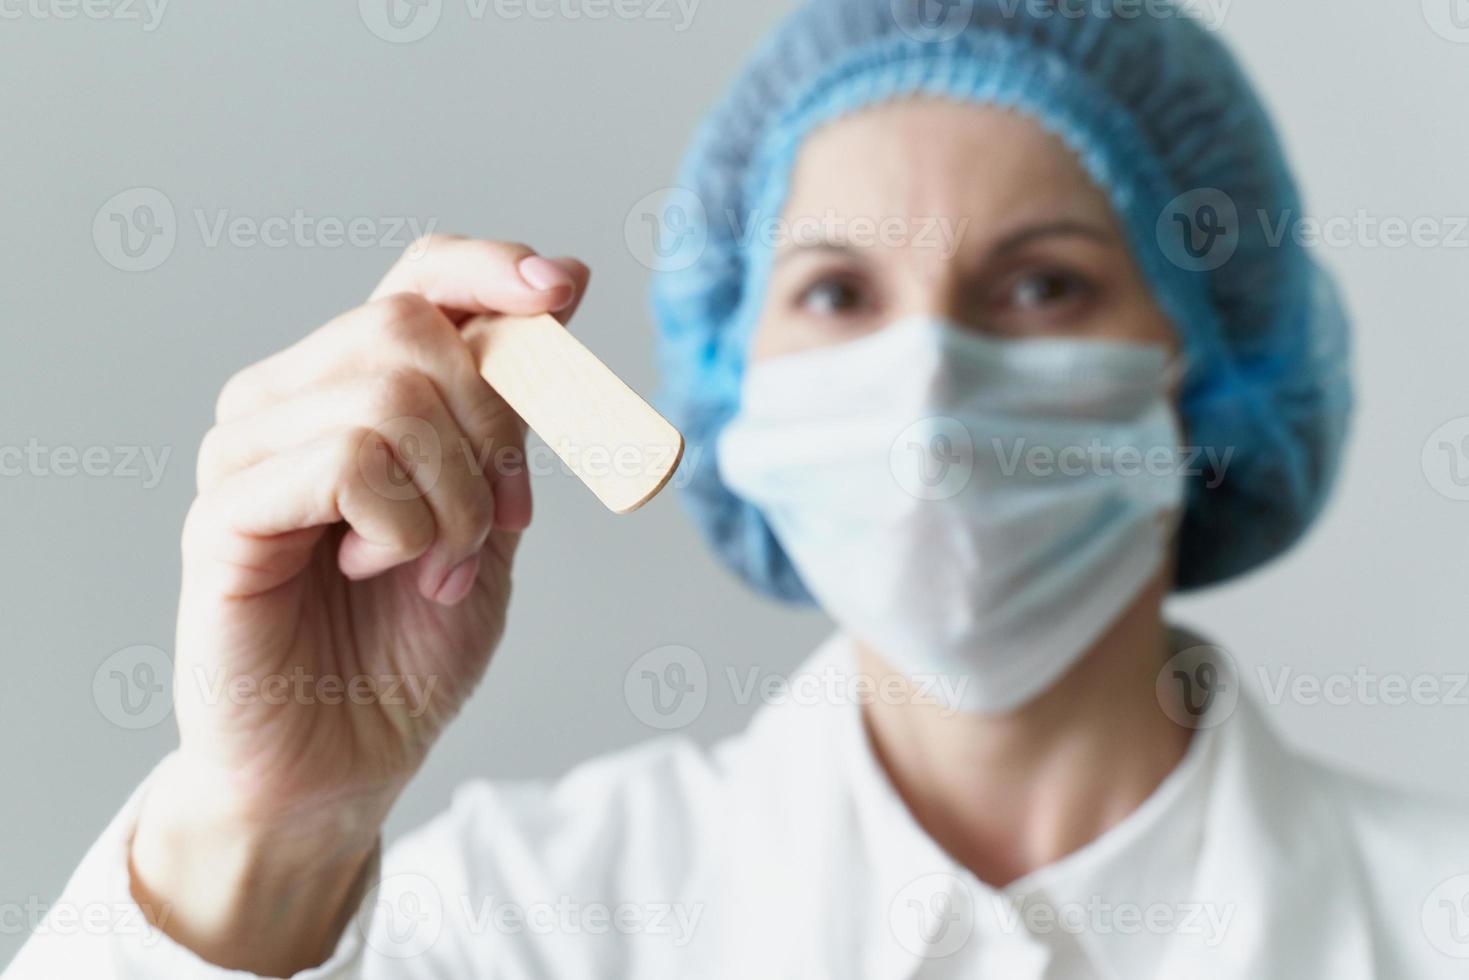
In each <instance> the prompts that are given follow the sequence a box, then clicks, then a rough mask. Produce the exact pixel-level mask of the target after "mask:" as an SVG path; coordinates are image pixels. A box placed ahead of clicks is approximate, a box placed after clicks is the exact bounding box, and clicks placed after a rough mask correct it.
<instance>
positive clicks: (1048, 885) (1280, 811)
mask: <svg viewBox="0 0 1469 980" xmlns="http://www.w3.org/2000/svg"><path fill="white" fill-rule="evenodd" d="M1173 642H1174V646H1175V649H1178V648H1180V647H1182V646H1189V647H1191V648H1198V647H1200V646H1202V645H1203V641H1201V640H1199V639H1198V637H1196V636H1194V635H1193V634H1191V633H1188V632H1186V631H1178V632H1176V634H1175V636H1174V641H1173ZM855 669H856V666H855V654H854V648H853V645H852V643H851V641H850V640H848V639H847V638H846V637H844V636H842V635H841V634H837V635H835V636H833V637H831V638H830V639H829V640H827V641H826V642H825V643H823V644H822V646H821V647H820V648H818V650H817V651H816V653H815V654H814V655H813V656H812V658H811V659H810V660H809V661H808V662H807V664H806V665H805V666H803V667H802V668H801V670H802V671H806V670H811V671H815V672H820V671H823V670H827V671H830V670H837V671H848V672H852V671H855ZM840 713H841V716H842V717H841V718H840V719H838V720H837V723H836V728H837V731H836V732H835V733H834V734H835V735H836V737H837V742H838V744H837V746H836V748H837V749H838V754H839V757H840V759H841V762H842V765H843V766H844V770H843V778H844V781H845V782H846V783H847V785H848V787H849V789H850V792H851V794H852V804H853V807H854V810H855V812H856V817H857V820H858V823H859V833H860V835H861V840H860V841H859V846H860V847H861V849H862V859H863V860H864V861H865V863H866V865H867V869H868V874H869V875H870V876H871V879H872V884H873V885H874V887H875V888H876V894H877V895H878V896H879V901H878V902H877V903H876V907H874V908H872V909H871V910H870V912H871V915H872V916H873V919H874V921H872V922H871V923H870V925H871V929H872V930H873V931H874V934H881V935H882V937H883V938H882V941H878V942H874V944H873V945H874V948H873V955H872V957H871V958H870V959H869V961H868V967H869V969H868V972H867V976H869V977H872V978H874V980H877V978H881V980H896V978H906V977H911V976H913V975H915V974H916V973H919V972H920V971H921V970H922V968H923V967H924V966H925V964H927V963H929V962H930V961H933V960H937V959H946V958H948V957H949V956H959V957H962V956H964V955H965V954H964V953H963V952H961V951H962V950H964V949H965V948H966V947H972V948H971V949H970V950H969V952H970V953H971V954H973V953H977V954H978V955H977V957H976V959H977V961H978V962H979V963H980V964H983V967H984V968H987V969H993V970H994V971H995V972H996V975H1001V976H1019V975H1023V974H1025V973H1026V972H1031V973H1032V975H1035V976H1040V975H1041V973H1042V972H1043V970H1044V967H1043V965H1042V964H1044V963H1045V962H1046V961H1047V960H1049V959H1051V958H1053V957H1055V956H1057V955H1061V956H1065V955H1077V951H1076V950H1068V949H1067V948H1066V944H1067V943H1068V942H1075V943H1077V944H1079V947H1080V951H1079V953H1080V955H1081V956H1083V957H1084V958H1085V960H1086V961H1087V962H1088V963H1089V964H1090V965H1091V967H1092V969H1093V970H1095V971H1096V972H1097V973H1098V975H1099V976H1101V977H1105V978H1108V980H1112V978H1117V980H1122V978H1125V980H1139V978H1146V977H1160V978H1162V977H1168V978H1174V977H1184V976H1187V977H1190V978H1198V980H1203V978H1209V977H1239V976H1250V977H1255V978H1267V977H1281V978H1286V977H1291V978H1295V977H1301V976H1331V977H1332V978H1333V980H1358V978H1361V980H1366V978H1369V977H1372V976H1373V975H1374V974H1373V972H1372V966H1371V964H1372V963H1373V950H1372V945H1371V940H1370V938H1369V936H1370V921H1369V916H1368V913H1367V910H1366V908H1365V902H1364V897H1363V895H1364V892H1363V888H1362V869H1361V866H1360V864H1359V863H1358V861H1357V859H1356V849H1355V847H1354V846H1353V842H1352V839H1351V837H1350V834H1349V833H1348V831H1347V828H1346V826H1345V825H1344V823H1343V820H1342V817H1341V815H1340V814H1339V813H1337V812H1334V811H1333V808H1332V807H1330V805H1329V803H1328V797H1327V796H1325V795H1324V794H1321V793H1313V792H1312V790H1313V789H1315V788H1316V786H1315V783H1316V781H1317V779H1318V777H1317V775H1316V771H1315V770H1314V769H1313V768H1312V767H1311V766H1310V765H1309V764H1307V763H1306V762H1305V761H1304V760H1302V759H1301V758H1300V757H1299V756H1297V755H1296V754H1295V753H1294V752H1293V751H1292V750H1291V749H1290V748H1289V747H1288V746H1286V745H1285V744H1284V743H1283V742H1282V741H1281V740H1280V738H1279V736H1277V735H1276V734H1275V732H1274V731H1273V730H1271V729H1270V727H1269V726H1268V724H1267V723H1266V721H1265V719H1264V718H1263V717H1262V716H1261V714H1260V712H1259V709H1258V708H1257V707H1256V706H1255V705H1254V704H1253V703H1252V702H1251V701H1250V700H1249V699H1248V698H1247V697H1243V696H1241V697H1238V698H1237V699H1231V700H1228V701H1226V702H1223V703H1221V704H1220V705H1217V706H1216V709H1215V710H1213V711H1211V713H1210V715H1209V716H1208V718H1207V722H1206V723H1205V722H1201V723H1200V728H1199V730H1198V731H1197V732H1196V733H1195V737H1194V738H1193V740H1192V742H1191V745H1190V748H1189V751H1188V752H1187V754H1186V755H1185V758H1184V760H1183V762H1182V763H1180V765H1179V766H1178V767H1177V768H1176V769H1175V771H1174V772H1173V773H1171V774H1170V775H1169V776H1168V777H1167V778H1166V779H1165V780H1164V782H1163V783H1162V784H1161V785H1160V786H1159V787H1158V789H1157V790H1155V791H1154V793H1153V794H1152V795H1151V796H1150V797H1149V798H1148V799H1147V800H1146V801H1144V803H1143V805H1142V806H1140V807H1139V808H1138V809H1137V810H1136V811H1134V812H1133V813H1132V814H1131V815H1130V816H1129V817H1128V818H1127V819H1126V820H1124V821H1123V822H1121V823H1120V824H1118V825H1117V826H1115V827H1113V828H1111V829H1110V830H1108V831H1107V832H1106V833H1105V834H1103V835H1102V836H1101V837H1099V838H1097V839H1096V840H1094V841H1092V842H1091V843H1090V844H1088V845H1086V846H1085V847H1083V848H1082V849H1080V850H1078V851H1076V852H1074V853H1073V854H1071V855H1069V856H1068V857H1066V858H1063V859H1062V860H1060V861H1058V862H1056V863H1055V864H1052V865H1050V866H1048V867H1046V868H1042V869H1039V870H1038V871H1036V872H1034V873H1033V874H1031V875H1027V876H1026V877H1025V878H1023V879H1021V880H1020V881H1017V882H1015V883H1014V884H1012V885H1011V886H1009V887H1008V888H1005V889H994V888H992V887H990V886H989V885H987V884H985V883H984V882H982V881H980V880H979V879H978V878H977V877H976V876H975V875H973V874H972V873H971V872H970V871H969V870H968V869H966V868H964V867H962V866H961V865H959V864H958V863H957V862H956V861H954V860H953V858H951V857H950V856H949V855H948V854H947V853H945V852H944V851H943V849H942V848H940V847H939V846H938V845H937V844H936V843H935V842H934V841H933V839H932V838H931V837H929V836H928V834H927V833H926V832H924V831H923V829H922V828H921V827H920V826H919V825H918V824H917V822H916V821H915V820H914V819H913V816H912V814H911V813H910V812H909V810H908V808H907V806H906V804H904V803H903V801H902V799H901V798H900V797H899V796H898V794H897V792H896V790H895V789H894V788H893V786H892V784H891V782H890V781H889V780H888V778H887V775H886V773H885V772H883V771H882V769H881V766H880V764H879V763H878V761H877V760H876V758H875V756H874V755H873V752H872V749H871V745H870V742H869V741H868V738H867V733H866V729H865V726H864V724H863V721H862V715H861V710H860V707H859V706H858V705H857V704H855V703H847V704H844V705H841V706H840ZM1035 901H1040V902H1043V903H1046V904H1049V905H1050V906H1051V907H1052V908H1054V909H1055V910H1057V911H1058V912H1064V913H1065V914H1067V915H1068V916H1069V917H1070V918H1069V920H1068V921H1069V923H1071V924H1072V925H1074V924H1075V923H1076V922H1078V921H1080V922H1081V923H1082V924H1083V927H1082V928H1080V929H1075V928H1064V929H1063V928H1061V927H1060V924H1057V925H1056V926H1053V927H1051V928H1050V929H1049V930H1043V931H1044V932H1045V935H1041V936H1036V935H1033V934H1032V933H1031V932H1030V930H1029V929H1027V927H1026V925H1025V922H1024V921H1023V920H1022V919H1019V918H1017V914H1018V912H1017V903H1019V905H1020V908H1024V907H1026V906H1028V905H1029V903H1031V902H1035ZM925 909H926V910H928V912H930V913H932V914H931V915H930V916H929V917H928V918H927V920H926V921H928V922H929V923H930V924H931V928H928V929H924V930H922V931H915V926H914V922H915V921H916V920H914V919H913V916H914V915H920V914H922V913H923V910H925ZM1149 915H1152V916H1158V917H1161V918H1154V919H1152V920H1149V919H1147V918H1146V917H1147V916H1149ZM946 923H947V924H946ZM1093 923H1104V924H1105V927H1104V928H1094V927H1092V926H1093ZM1343 937H1346V938H1343ZM951 947H952V948H951ZM1286 954H1288V955H1286ZM964 962H966V963H967V962H968V960H965V961H964ZM984 975H989V974H988V973H985V974H984Z"/></svg>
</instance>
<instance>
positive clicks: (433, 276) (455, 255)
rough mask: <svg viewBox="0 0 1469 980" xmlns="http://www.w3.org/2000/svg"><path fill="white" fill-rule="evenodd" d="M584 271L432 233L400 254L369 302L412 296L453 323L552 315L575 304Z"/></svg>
mask: <svg viewBox="0 0 1469 980" xmlns="http://www.w3.org/2000/svg"><path fill="white" fill-rule="evenodd" d="M585 268H586V267H585V266H582V265H581V264H580V263H575V264H572V263H565V264H563V263H559V262H553V261H552V260H550V259H547V258H544V257H542V256H540V255H538V254H537V253H536V251H535V249H533V248H531V247H530V246H529V245H522V244H520V243H519V242H491V241H483V240H480V239H471V238H460V237H457V236H452V235H438V234H436V235H430V236H428V237H426V238H423V239H420V240H419V241H418V242H416V243H414V245H413V246H411V247H410V248H409V249H408V250H407V251H406V252H404V253H403V255H402V256H401V257H400V258H399V259H398V261H397V262H396V263H394V265H393V267H392V268H391V269H389V270H388V272H387V275H385V276H384V277H383V280H382V282H380V283H378V285H377V288H376V289H374V290H373V293H372V297H371V298H372V299H379V298H381V297H383V296H390V295H392V294H394V293H416V294H417V295H419V296H422V297H423V298H424V299H426V300H428V301H429V302H430V303H432V304H434V305H435V306H437V307H439V308H440V309H442V310H444V311H445V313H446V314H447V315H449V317H450V319H452V320H454V321H455V322H459V321H462V320H463V319H465V318H466V317H467V316H471V315H475V314H480V313H511V314H518V315H523V316H530V315H534V314H536V313H555V312H557V311H559V310H563V309H565V308H567V307H569V306H570V305H571V304H572V303H574V302H575V301H576V299H577V297H578V295H579V294H580V292H581V289H582V287H583V286H584V285H585V275H580V276H579V275H578V272H579V271H581V270H585Z"/></svg>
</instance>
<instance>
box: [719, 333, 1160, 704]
mask: <svg viewBox="0 0 1469 980" xmlns="http://www.w3.org/2000/svg"><path fill="white" fill-rule="evenodd" d="M1175 377H1176V372H1175V370H1174V365H1171V364H1170V362H1169V355H1168V352H1167V351H1166V350H1165V349H1164V348H1162V347H1161V346H1152V345H1144V344H1136V343H1123V342H1113V341H1098V340H1071V339H1051V338H1047V339H1039V340H995V339H991V338H987V337H984V336H981V335H979V334H977V333H975V332H973V331H969V330H965V329H964V328H962V327H958V326H954V325H950V324H948V323H946V322H943V321H939V320H934V319H930V318H926V317H913V318H909V319H905V320H902V321H900V322H898V323H894V324H892V325H890V326H888V327H886V328H884V329H882V330H879V331H878V332H876V333H874V334H871V335H869V336H865V337H863V338H861V339H858V340H853V341H849V342H847V343H843V344H839V345H836V346H832V347H826V348H822V349H819V350H813V351H805V352H801V353H797V354H790V355H786V356H782V357H776V358H773V359H770V360H766V361H761V362H757V363H755V364H752V365H751V366H750V368H749V370H748V372H747V374H746V376H745V381H744V385H743V389H742V395H741V406H740V411H739V413H738V414H737V415H736V417H735V418H734V419H733V420H731V422H730V424H729V425H728V426H727V427H726V428H725V430H724V432H723V433H722V434H721V436H720V438H719V442H718V447H717V455H718V462H719V468H720V472H721V474H722V475H723V478H724V480H725V482H726V483H727V484H728V485H729V486H730V487H731V488H732V489H733V490H734V491H735V492H736V493H737V494H739V495H740V496H742V497H744V498H745V499H747V500H749V501H751V502H752V503H754V504H755V505H756V506H758V507H759V508H760V509H761V511H762V512H763V513H764V514H765V516H766V519H767V520H768V521H769V523H770V526H771V528H772V529H773V530H774V532H775V535H776V537H777V538H778V539H779V540H780V543H781V545H782V546H783V547H784V548H785V550H786V553H787V554H788V555H789V556H790V558H791V561H792V562H793V563H794V565H795V567H796V569H797V571H799V572H800V574H801V578H802V579H803V580H804V582H805V583H806V586H807V588H809V589H810V591H811V593H812V594H813V595H814V596H815V598H816V599H817V601H818V602H819V603H820V604H821V605H822V607H823V608H824V609H825V610H826V611H827V613H829V614H830V615H831V616H832V617H833V618H834V619H835V620H836V621H837V622H838V623H839V624H840V625H841V626H842V628H843V629H844V630H845V631H846V632H848V633H849V634H851V635H852V636H854V637H855V638H857V639H858V640H861V641H862V642H864V643H866V644H867V645H868V646H870V647H871V648H872V650H873V651H874V652H876V653H877V654H878V655H879V656H881V657H882V658H883V659H884V660H886V661H887V662H889V663H891V664H892V665H893V666H895V667H896V668H898V669H900V670H902V671H903V672H904V673H906V674H908V675H910V676H911V677H913V678H914V679H915V680H919V681H924V680H927V681H930V682H942V683H932V684H931V686H930V688H929V689H930V690H932V691H949V692H951V695H952V696H951V697H946V698H943V700H947V701H954V702H956V703H950V704H949V705H948V707H951V708H957V709H959V710H963V711H981V712H1000V711H1006V710H1009V709H1011V708H1014V707H1017V706H1019V705H1021V704H1023V703H1025V702H1026V701H1029V700H1030V699H1031V698H1033V697H1035V696H1036V695H1037V694H1039V693H1040V692H1041V691H1043V690H1044V689H1045V688H1046V687H1047V686H1049V685H1050V684H1051V683H1052V682H1053V681H1055V680H1056V679H1057V678H1058V677H1060V676H1061V674H1063V673H1064V672H1065V671H1066V670H1067V669H1068V668H1069V667H1070V666H1071V665H1072V664H1073V663H1075V661H1076V660H1077V658H1078V657H1080V656H1081V654H1082V653H1084V652H1085V651H1086V650H1087V649H1088V648H1089V647H1090V646H1091V644H1093V643H1094V642H1095V641H1096V640H1097V639H1098V638H1099V637H1100V636H1101V635H1102V634H1103V633H1104V632H1105V631H1106V630H1107V628H1108V627H1110V626H1111V625H1112V623H1113V622H1114V621H1115V620H1116V619H1117V617H1118V616H1119V615H1120V614H1121V613H1122V611H1123V610H1124V609H1126V608H1127V606H1128V605H1129V604H1130V603H1131V602H1132V601H1133V599H1135V598H1136V597H1137V595H1138V594H1139V592H1140V591H1141V590H1142V588H1143V586H1144V585H1145V584H1146V583H1147V582H1148V581H1149V580H1150V579H1151V578H1152V577H1153V576H1154V575H1155V574H1156V572H1157V571H1158V569H1159V568H1160V567H1161V565H1162V563H1163V560H1164V557H1165V554H1166V552H1167V548H1168V544H1169V541H1170V539H1171V536H1172V532H1173V529H1174V527H1175V526H1176V522H1177V517H1178V511H1179V509H1180V507H1181V504H1182V500H1183V473H1182V467H1181V465H1180V455H1181V454H1180V448H1179V443H1180V432H1179V425H1178V421H1177V418H1176V416H1175V413H1174V411H1173V409H1172V406H1171V404H1170V387H1171V385H1172V382H1173V380H1174V378H1175Z"/></svg>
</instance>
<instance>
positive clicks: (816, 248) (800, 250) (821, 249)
mask: <svg viewBox="0 0 1469 980" xmlns="http://www.w3.org/2000/svg"><path fill="white" fill-rule="evenodd" d="M822 254H827V255H838V256H841V257H843V258H847V259H851V260H853V261H856V262H863V261H866V258H865V256H863V254H862V249H860V248H856V247H854V246H852V245H848V244H847V243H845V242H830V241H828V242H797V243H796V244H794V245H786V246H783V247H782V248H780V249H778V250H777V251H776V253H775V262H774V264H775V265H780V264H782V263H784V262H789V261H790V260H791V259H793V258H795V257H796V256H798V255H822Z"/></svg>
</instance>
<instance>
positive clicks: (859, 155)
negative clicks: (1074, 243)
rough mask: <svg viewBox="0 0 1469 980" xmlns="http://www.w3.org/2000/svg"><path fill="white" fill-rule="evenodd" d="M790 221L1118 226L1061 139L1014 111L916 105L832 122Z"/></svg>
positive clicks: (803, 163) (820, 136)
mask: <svg viewBox="0 0 1469 980" xmlns="http://www.w3.org/2000/svg"><path fill="white" fill-rule="evenodd" d="M785 215H786V217H787V218H817V217H831V216H837V217H846V218H849V219H855V218H859V217H860V218H864V219H868V220H873V221H882V220H884V219H889V218H898V219H901V218H949V219H961V218H962V219H967V222H968V224H969V226H970V227H971V228H973V229H975V230H976V231H977V232H979V231H983V230H985V229H991V230H993V231H994V232H995V233H996V234H1001V233H1003V231H1004V229H1006V228H1008V227H1010V226H1012V225H1014V224H1016V223H1020V222H1042V221H1056V220H1086V219H1090V220H1092V221H1094V222H1103V223H1108V224H1110V223H1111V222H1112V213H1111V208H1110V206H1109V204H1108V202H1107V198H1106V195H1105V194H1104V193H1103V192H1102V191H1101V190H1100V189H1099V188H1098V187H1097V186H1096V185H1095V184H1094V183H1093V182H1092V180H1091V178H1090V177H1089V176H1088V175H1087V173H1086V171H1085V170H1084V169H1083V168H1082V166H1081V163H1080V161H1079V160H1078V159H1077V158H1076V156H1075V154H1074V153H1072V151H1071V150H1070V148H1069V147H1067V145H1066V144H1065V143H1064V142H1063V141H1062V140H1061V139H1060V138H1059V137H1058V136H1056V135H1054V134H1053V133H1050V132H1048V131H1047V130H1046V129H1044V128H1043V127H1042V126H1041V125H1040V124H1039V123H1037V122H1035V121H1034V120H1032V119H1030V118H1029V117H1026V116H1024V115H1021V114H1019V113H1016V112H1014V111H1011V110H1008V109H1004V108H1000V107H996V106H990V105H983V104H977V103H959V102H953V101H947V100H940V99H931V98H930V99H910V100H903V101H897V102H889V103H884V104H882V105H879V106H874V107H872V108H870V109H867V110H864V111H862V112H859V113H856V114H854V115H851V116H847V117H844V118H842V119H839V120H837V121H835V122H832V123H828V124H827V125H825V126H823V127H821V128H820V129H819V130H817V131H815V132H813V133H812V134H811V135H810V136H809V137H808V138H807V140H806V142H805V143H804V144H803V145H802V148H801V152H800V154H799V155H798V157H797V161H796V166H795V169H794V172H793V174H792V179H791V188H790V194H789V196H788V198H787V200H786V205H785Z"/></svg>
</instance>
